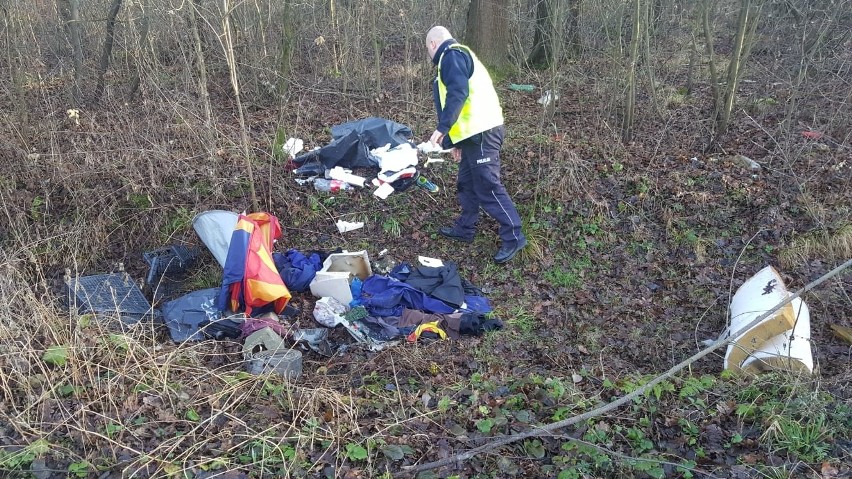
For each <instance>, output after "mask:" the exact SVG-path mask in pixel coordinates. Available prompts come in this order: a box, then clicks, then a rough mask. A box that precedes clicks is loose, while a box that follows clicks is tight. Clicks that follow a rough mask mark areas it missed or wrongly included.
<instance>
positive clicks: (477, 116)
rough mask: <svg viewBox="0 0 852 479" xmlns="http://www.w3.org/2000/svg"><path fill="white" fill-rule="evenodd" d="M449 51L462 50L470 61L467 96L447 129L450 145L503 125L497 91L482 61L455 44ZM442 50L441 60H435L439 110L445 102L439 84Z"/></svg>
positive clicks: (442, 87) (442, 83)
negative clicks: (471, 67)
mask: <svg viewBox="0 0 852 479" xmlns="http://www.w3.org/2000/svg"><path fill="white" fill-rule="evenodd" d="M450 48H456V49H458V50H464V51H466V52H467V53H469V54H470V57H471V58H473V75H471V76H470V79H469V80H468V88H469V94H468V96H467V100H465V102H464V105H463V106H462V109H461V113H459V118H458V120H456V122H455V123H454V124H453V126H452V127H450V131H449V132H448V135H449V137H450V140H452V142H453V143H458V142H459V141H461V140H464V139H465V138H470V137H471V136H473V135H475V134H477V133H482V132H483V131H486V130H490V129H491V128H494V127H495V126H500V125H502V124H503V109H502V108H500V99H499V98H498V97H497V92H496V91H495V90H494V84H493V83H492V82H491V76H489V75H488V70H486V69H485V66H484V65H483V64H482V62H480V61H479V59H478V58H476V55H474V53H473V51H471V49H470V48H468V47H466V46H464V45H460V44H458V43H456V44H453V45H450V46H449V47H448V48H447V50H449V49H450ZM447 50H444V52H443V53H441V58H439V59H438V78H437V80H436V81H437V82H438V95H439V96H440V100H441V108H444V106H445V105H446V102H447V86H446V85H444V82H443V81H441V60H443V59H444V55H445V54H446V53H447Z"/></svg>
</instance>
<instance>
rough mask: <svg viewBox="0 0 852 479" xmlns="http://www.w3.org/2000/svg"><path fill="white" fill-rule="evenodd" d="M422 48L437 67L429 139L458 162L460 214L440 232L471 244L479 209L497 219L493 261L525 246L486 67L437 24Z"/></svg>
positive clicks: (497, 103) (499, 117) (507, 257)
mask: <svg viewBox="0 0 852 479" xmlns="http://www.w3.org/2000/svg"><path fill="white" fill-rule="evenodd" d="M426 50H427V51H428V52H429V58H431V59H432V63H433V64H435V66H436V67H437V69H438V74H437V76H436V77H435V81H434V82H433V85H432V94H433V97H434V100H435V109H436V110H437V112H438V127H437V128H436V129H435V132H434V133H432V136H431V138H429V141H431V142H432V143H434V144H436V145H441V146H442V147H443V148H449V147H452V148H453V150H452V152H453V159H455V160H456V161H459V162H460V163H459V175H458V179H457V181H456V186H457V191H458V198H459V204H460V205H461V215H460V216H459V217H458V218H457V219H456V221H455V224H454V225H453V226H449V227H442V228H440V229H439V230H438V233H440V234H441V235H443V236H446V237H448V238H451V239H454V240H457V241H463V242H467V243H470V242H472V241H473V237H474V235H475V234H476V224H477V222H478V221H479V209H480V207H481V208H482V209H484V210H485V212H486V213H487V214H488V215H490V216H491V217H493V218H494V219H495V220H497V222H498V223H500V230H499V235H500V240H501V241H502V245H501V247H500V249H499V250H498V251H497V254H496V255H495V256H494V261H495V262H497V263H505V262H507V261H509V260H511V259H512V258H514V257H515V255H516V254H518V252H519V251H520V250H521V249H523V248H524V246H526V245H527V239H526V238H525V237H524V234H523V233H522V232H521V218H520V216H519V215H518V210H517V209H516V208H515V204H514V203H513V202H512V199H511V198H509V195H508V193H506V188H505V187H504V186H503V184H502V183H501V181H500V148H501V146H502V144H503V137H504V135H505V129H504V127H503V110H502V109H501V108H500V99H499V98H498V97H497V92H496V91H495V90H494V85H493V84H492V83H491V77H490V76H489V75H488V71H487V70H486V69H485V67H484V66H483V65H482V63H481V62H480V61H479V59H477V58H476V55H475V54H474V53H473V51H471V49H470V48H468V47H466V46H464V45H461V44H459V43H458V42H456V40H455V39H453V37H452V35H450V32H449V31H448V30H447V29H446V28H444V27H441V26H436V27H433V28H432V29H431V30H429V33H428V34H427V35H426Z"/></svg>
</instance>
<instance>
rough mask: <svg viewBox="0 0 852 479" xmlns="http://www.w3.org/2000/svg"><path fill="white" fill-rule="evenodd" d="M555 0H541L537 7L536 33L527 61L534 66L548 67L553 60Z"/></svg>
mask: <svg viewBox="0 0 852 479" xmlns="http://www.w3.org/2000/svg"><path fill="white" fill-rule="evenodd" d="M554 1H555V0H539V1H538V5H537V6H536V9H535V35H534V36H533V47H532V51H531V52H530V55H529V57H528V58H527V61H528V62H529V63H530V64H531V65H532V66H534V67H538V68H547V67H548V66H550V64H551V62H552V61H553V33H554V32H553V18H552V16H553V5H552V3H553V2H554Z"/></svg>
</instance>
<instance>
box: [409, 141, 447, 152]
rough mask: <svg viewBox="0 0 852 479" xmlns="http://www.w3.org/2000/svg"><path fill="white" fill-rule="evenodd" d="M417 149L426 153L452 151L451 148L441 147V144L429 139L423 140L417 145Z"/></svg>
mask: <svg viewBox="0 0 852 479" xmlns="http://www.w3.org/2000/svg"><path fill="white" fill-rule="evenodd" d="M417 150H418V151H420V152H421V153H426V154H427V155H428V154H430V153H449V152H451V151H452V148H447V149H442V148H441V145H437V144H435V143H432V142H431V141H424V142H423V143H420V144H419V145H417Z"/></svg>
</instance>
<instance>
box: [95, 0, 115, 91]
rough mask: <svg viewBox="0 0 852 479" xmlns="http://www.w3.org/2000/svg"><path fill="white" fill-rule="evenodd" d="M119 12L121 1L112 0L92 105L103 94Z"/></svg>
mask: <svg viewBox="0 0 852 479" xmlns="http://www.w3.org/2000/svg"><path fill="white" fill-rule="evenodd" d="M119 10H121V0H112V4H111V5H110V6H109V13H108V14H107V23H106V37H105V38H104V48H103V50H101V58H100V60H99V61H98V83H97V85H95V94H94V95H93V96H92V103H97V102H98V101H100V99H101V96H102V95H103V94H104V76H106V72H107V70H108V69H109V59H110V58H111V57H112V45H113V43H114V42H115V19H116V17H118V11H119Z"/></svg>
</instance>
